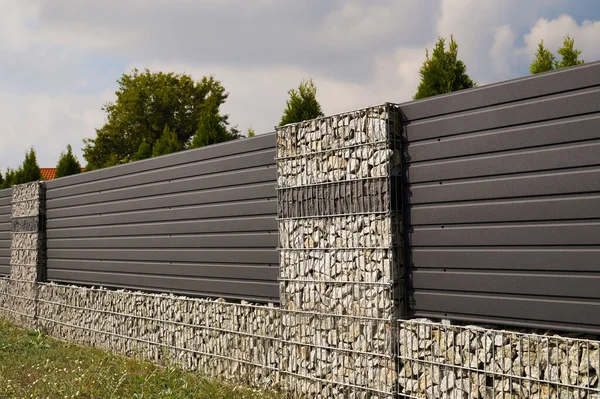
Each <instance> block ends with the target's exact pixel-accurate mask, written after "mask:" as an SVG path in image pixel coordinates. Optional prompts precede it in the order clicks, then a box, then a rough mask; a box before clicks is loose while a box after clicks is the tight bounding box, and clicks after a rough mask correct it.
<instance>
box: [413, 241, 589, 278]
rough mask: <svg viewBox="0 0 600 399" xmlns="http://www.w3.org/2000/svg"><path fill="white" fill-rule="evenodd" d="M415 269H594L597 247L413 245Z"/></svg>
mask: <svg viewBox="0 0 600 399" xmlns="http://www.w3.org/2000/svg"><path fill="white" fill-rule="evenodd" d="M410 257H411V264H412V265H413V266H414V267H416V268H418V269H423V268H446V269H485V270H492V269H499V270H548V271H564V272H597V271H598V265H599V264H600V247H593V248H592V247H558V246H556V247H537V248H535V247H527V248H510V247H509V248H459V247H455V248H428V247H421V248H412V250H411V253H410Z"/></svg>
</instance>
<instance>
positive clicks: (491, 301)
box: [414, 290, 600, 328]
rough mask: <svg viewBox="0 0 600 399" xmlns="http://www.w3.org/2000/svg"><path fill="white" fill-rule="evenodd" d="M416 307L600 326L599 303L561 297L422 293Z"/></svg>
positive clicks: (418, 297)
mask: <svg viewBox="0 0 600 399" xmlns="http://www.w3.org/2000/svg"><path fill="white" fill-rule="evenodd" d="M414 303H415V306H416V307H417V308H418V309H419V311H420V312H432V311H435V312H436V313H438V314H442V315H443V314H444V313H461V314H470V315H477V316H481V315H487V316H492V315H493V316H494V317H498V318H519V319H529V320H536V321H538V322H539V321H542V322H556V321H560V322H562V323H571V324H583V325H587V326H590V325H592V326H596V328H597V326H600V301H598V300H585V301H584V300H582V299H567V298H563V297H560V296H554V297H531V296H510V295H484V294H462V293H459V294H457V293H442V292H432V291H425V290H419V291H417V292H415V293H414Z"/></svg>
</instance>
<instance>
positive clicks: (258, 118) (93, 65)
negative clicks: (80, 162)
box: [0, 0, 600, 168]
mask: <svg viewBox="0 0 600 399" xmlns="http://www.w3.org/2000/svg"><path fill="white" fill-rule="evenodd" d="M2 2H3V6H2V13H0V59H2V60H3V62H2V63H0V87H1V88H2V89H0V120H1V121H2V129H1V130H0V167H2V168H4V167H6V166H11V167H14V166H17V165H18V164H19V163H20V162H21V161H22V158H23V153H24V151H25V150H26V149H27V148H28V147H29V146H30V145H35V147H36V149H37V150H38V157H39V159H40V163H41V164H42V165H43V166H52V165H54V164H55V163H56V160H57V158H58V155H59V153H60V152H61V151H62V150H64V147H66V145H67V144H69V143H70V144H72V145H73V147H74V149H75V150H76V152H77V153H78V155H79V156H81V153H80V152H79V149H80V148H81V146H82V142H81V139H82V138H83V137H93V136H94V134H95V128H99V127H101V125H102V123H103V121H104V113H103V111H102V110H101V107H102V105H103V104H104V103H105V102H106V101H108V100H111V99H112V98H113V97H114V94H113V93H112V90H114V88H115V86H116V84H115V80H116V79H117V78H118V77H119V75H120V74H121V73H124V72H129V71H130V70H131V67H133V66H137V67H138V68H146V67H149V68H151V69H153V70H158V69H160V70H163V71H176V72H186V73H189V74H191V75H192V76H193V77H194V78H196V79H200V78H201V77H202V76H204V75H210V74H214V75H215V76H216V77H217V78H218V79H220V80H221V81H222V82H223V84H224V86H225V87H226V89H227V90H228V91H229V93H230V97H229V99H228V100H227V102H226V104H225V109H224V112H226V113H229V114H230V115H231V121H232V123H233V124H237V125H239V127H240V129H242V130H246V129H247V128H248V127H250V126H252V127H253V128H254V129H255V130H256V131H257V133H261V132H267V131H270V130H272V128H273V125H275V124H277V123H278V121H279V118H280V117H281V113H282V111H283V108H284V107H285V100H286V96H287V90H288V89H289V88H291V87H295V86H297V85H298V83H299V82H300V80H301V79H302V78H307V77H313V78H314V80H315V82H316V83H317V86H318V98H319V100H320V102H321V104H322V105H323V108H324V111H325V112H326V113H337V112H342V111H345V110H350V109H355V108H359V107H364V106H368V105H372V104H375V103H381V102H384V101H398V102H403V101H408V100H410V98H411V97H412V95H413V94H414V93H415V91H416V88H417V85H418V83H419V74H418V71H419V68H420V66H421V65H422V62H423V59H424V56H425V48H426V47H428V48H430V49H431V48H432V47H433V45H434V44H435V41H436V39H437V37H438V36H444V37H448V36H449V35H450V34H454V35H455V38H456V40H457V41H458V44H459V57H460V58H461V59H463V60H464V61H465V62H466V64H467V67H468V73H469V74H470V76H471V77H472V78H473V79H474V80H475V81H477V82H478V83H480V84H483V83H488V82H494V81H498V80H502V79H507V78H512V77H516V76H518V75H519V74H524V73H527V65H528V64H529V62H531V58H532V57H533V54H534V52H535V46H536V45H537V42H538V41H539V39H541V38H543V39H544V41H545V43H546V44H547V45H548V46H549V47H550V48H551V49H552V50H553V51H556V49H557V48H558V46H559V45H560V44H561V43H562V39H563V37H564V35H566V34H570V35H571V36H573V37H574V38H575V45H576V47H577V48H580V49H582V50H583V58H584V59H585V60H586V61H593V60H596V59H598V58H600V46H598V45H597V43H598V38H600V22H598V19H600V8H599V7H598V6H594V4H592V2H590V3H589V4H591V5H590V6H589V7H590V8H591V9H595V11H593V12H590V13H587V14H585V15H586V16H587V17H588V18H589V19H590V20H591V21H585V22H580V23H578V22H577V21H576V20H575V19H573V18H572V17H571V16H569V15H562V16H561V15H560V12H570V11H571V10H574V9H575V8H577V7H579V8H581V7H582V6H581V5H579V6H577V7H575V6H574V5H573V4H572V3H569V2H568V1H566V0H531V1H527V2H523V1H521V0H503V1H493V0H420V1H416V0H415V1H403V2H401V1H397V0H330V1H322V0H306V1H303V2H297V1H292V0H288V1H284V0H277V1H276V0H245V1H239V0H218V1H217V0H214V1H209V0H203V1H198V0H171V1H167V0H105V1H103V2H87V1H71V0H28V1H23V0H3V1H2ZM556 10H560V11H556ZM573 12H575V11H573ZM580 14H581V13H580ZM544 17H545V19H544Z"/></svg>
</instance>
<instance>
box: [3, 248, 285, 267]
mask: <svg viewBox="0 0 600 399" xmlns="http://www.w3.org/2000/svg"><path fill="white" fill-rule="evenodd" d="M47 252H48V253H47V256H48V258H49V259H52V258H61V259H91V260H104V261H106V260H123V261H127V260H138V261H153V262H157V261H163V262H199V261H201V262H205V263H253V264H258V263H260V264H277V263H278V262H279V257H278V254H277V251H276V250H275V249H256V250H253V249H244V250H236V249H230V250H227V251H224V250H223V249H216V250H210V249H159V250H157V249H152V248H145V249H130V250H119V249H113V250H111V249H91V250H77V249H52V248H50V249H48V251H47ZM1 255H2V254H1V252H0V256H1Z"/></svg>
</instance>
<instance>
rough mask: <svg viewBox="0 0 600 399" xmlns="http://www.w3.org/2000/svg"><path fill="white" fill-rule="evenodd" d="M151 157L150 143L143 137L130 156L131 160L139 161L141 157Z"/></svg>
mask: <svg viewBox="0 0 600 399" xmlns="http://www.w3.org/2000/svg"><path fill="white" fill-rule="evenodd" d="M151 157H152V144H150V143H149V142H148V140H146V139H145V138H144V139H143V140H142V142H141V144H140V146H139V147H138V150H137V152H136V153H135V154H133V156H132V157H131V160H132V161H141V160H142V159H147V158H151Z"/></svg>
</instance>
